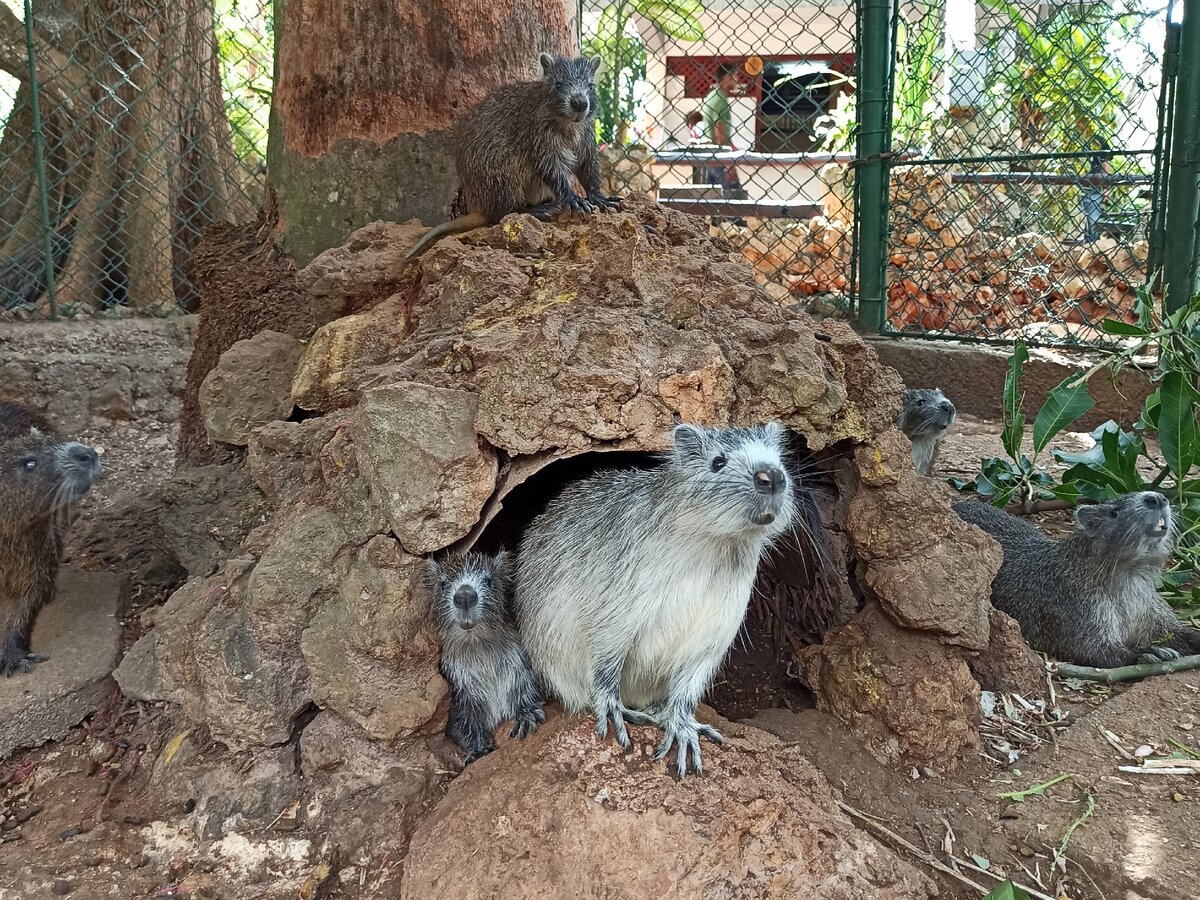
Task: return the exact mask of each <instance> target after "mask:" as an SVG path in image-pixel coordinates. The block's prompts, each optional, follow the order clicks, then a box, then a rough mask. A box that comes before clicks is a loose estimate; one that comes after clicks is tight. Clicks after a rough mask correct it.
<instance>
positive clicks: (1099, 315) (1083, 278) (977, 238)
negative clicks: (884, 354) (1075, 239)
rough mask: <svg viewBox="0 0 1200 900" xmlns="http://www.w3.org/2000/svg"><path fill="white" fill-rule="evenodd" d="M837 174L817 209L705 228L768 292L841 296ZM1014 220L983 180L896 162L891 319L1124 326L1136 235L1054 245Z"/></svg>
mask: <svg viewBox="0 0 1200 900" xmlns="http://www.w3.org/2000/svg"><path fill="white" fill-rule="evenodd" d="M846 172H847V170H846V169H845V167H843V166H829V167H826V169H825V170H823V172H822V176H823V178H824V179H825V181H826V184H827V189H828V190H827V195H826V199H825V207H826V216H818V217H816V218H814V219H812V220H810V221H807V222H770V221H762V220H755V219H747V220H746V222H747V224H746V226H744V227H739V226H736V225H733V224H732V223H729V222H722V223H720V224H718V225H716V226H714V229H715V230H716V231H717V233H719V234H721V235H722V236H724V237H725V238H727V239H728V240H729V241H730V242H731V243H732V244H733V245H734V246H735V247H736V248H737V249H738V250H739V251H740V252H741V253H742V255H743V256H744V257H745V258H746V260H747V261H749V262H750V263H751V264H752V265H753V266H754V269H755V273H756V275H757V276H758V280H759V281H760V283H762V284H763V286H764V289H765V290H766V291H767V292H768V293H769V294H770V295H771V296H772V297H774V298H775V299H776V300H779V301H781V302H790V301H791V300H793V299H795V298H805V297H811V296H813V295H820V294H843V293H845V292H846V290H847V287H848V278H849V276H850V273H851V269H850V265H851V251H852V236H851V221H852V218H853V207H852V206H851V205H850V196H851V195H850V191H851V186H850V185H849V183H848V178H847V174H846ZM1025 218H1028V217H1027V216H1023V215H1022V212H1021V210H1020V209H1019V208H1018V205H1017V203H1016V202H1015V201H1014V200H1013V199H1012V198H1011V197H1010V196H1009V195H1008V194H1006V193H1005V192H1004V191H1003V190H1001V189H1000V188H998V187H997V186H995V185H988V186H972V185H958V184H952V183H951V181H950V177H949V174H948V172H947V171H946V170H944V169H933V168H929V167H921V166H910V167H905V168H900V169H897V170H896V171H895V172H894V173H893V175H892V187H891V198H890V221H891V229H892V230H891V239H890V242H889V254H888V270H887V281H888V314H889V320H890V322H891V324H892V326H893V327H894V328H899V329H904V328H908V329H910V330H913V331H918V332H925V331H936V332H941V333H944V334H966V335H977V336H979V335H987V336H992V337H1009V338H1015V337H1021V336H1026V337H1029V336H1033V335H1040V334H1043V333H1044V332H1046V331H1047V330H1049V331H1050V332H1052V334H1053V335H1054V336H1058V337H1063V336H1067V335H1074V336H1077V337H1080V338H1086V337H1089V336H1090V337H1096V336H1098V335H1099V328H1098V325H1097V323H1098V322H1099V321H1100V320H1101V319H1104V318H1116V319H1120V320H1123V321H1126V322H1129V323H1131V324H1132V323H1134V322H1136V320H1137V316H1136V313H1135V312H1134V303H1135V300H1136V297H1137V288H1138V286H1139V285H1141V284H1143V283H1144V282H1145V278H1146V258H1147V255H1148V252H1149V248H1148V245H1147V243H1146V241H1144V240H1140V239H1138V240H1126V241H1124V242H1122V241H1118V240H1116V239H1115V238H1112V237H1102V238H1100V239H1099V240H1096V241H1092V242H1087V243H1082V244H1080V243H1073V244H1072V243H1066V242H1064V241H1063V240H1062V239H1060V238H1058V237H1056V236H1054V235H1052V234H1049V233H1043V232H1038V231H1029V230H1027V226H1025V225H1023V224H1022V222H1023V219H1025Z"/></svg>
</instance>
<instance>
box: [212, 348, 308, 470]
mask: <svg viewBox="0 0 1200 900" xmlns="http://www.w3.org/2000/svg"><path fill="white" fill-rule="evenodd" d="M303 348H304V345H303V344H301V343H300V341H298V340H297V339H296V338H294V337H292V336H291V335H290V334H280V333H279V332H277V331H260V332H259V333H258V334H256V335H255V336H254V337H252V338H249V339H248V340H244V341H238V342H237V343H236V344H234V345H233V346H232V347H230V348H229V349H228V350H226V351H225V352H224V353H223V354H222V355H221V358H220V360H218V361H217V364H216V366H214V367H213V369H212V371H211V372H209V373H208V375H207V376H205V378H204V381H203V382H201V384H200V413H201V415H202V416H203V417H204V427H205V428H206V429H208V436H209V438H210V439H212V440H214V441H220V442H221V443H223V444H234V445H236V446H239V447H244V446H245V445H246V440H247V438H248V437H249V435H250V432H251V431H253V430H254V429H255V428H257V427H259V426H261V425H266V424H267V423H268V422H275V421H278V420H279V419H286V418H287V417H288V416H289V415H290V414H291V412H292V378H293V376H294V375H295V374H296V365H297V363H299V361H300V354H301V352H302V351H303Z"/></svg>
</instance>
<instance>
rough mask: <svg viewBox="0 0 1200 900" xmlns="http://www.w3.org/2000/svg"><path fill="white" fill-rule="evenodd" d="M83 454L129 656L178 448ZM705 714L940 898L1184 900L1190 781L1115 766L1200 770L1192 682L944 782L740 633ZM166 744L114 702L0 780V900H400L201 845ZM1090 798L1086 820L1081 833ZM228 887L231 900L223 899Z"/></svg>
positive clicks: (269, 847) (1109, 705)
mask: <svg viewBox="0 0 1200 900" xmlns="http://www.w3.org/2000/svg"><path fill="white" fill-rule="evenodd" d="M998 434H999V428H998V426H996V425H995V424H993V423H987V422H981V421H978V420H965V421H963V422H962V423H960V425H959V426H958V427H957V428H956V429H955V431H954V433H953V434H952V435H951V436H950V438H949V439H948V441H947V443H946V445H945V446H944V448H943V452H942V455H941V457H940V465H941V474H945V475H953V474H959V475H962V476H963V477H967V476H968V475H970V474H973V472H974V471H975V466H976V465H977V460H978V458H979V457H980V456H989V455H996V454H997V453H999V452H1000V445H999V438H998ZM82 437H83V439H85V440H88V441H89V442H91V443H93V444H94V445H97V446H99V447H102V448H104V450H105V453H104V457H105V464H106V466H107V467H108V468H109V471H110V475H109V477H108V479H106V481H104V482H102V483H101V484H100V485H99V486H98V487H97V489H96V490H95V492H94V493H93V495H92V496H91V497H90V498H89V499H88V501H87V503H86V504H85V507H84V511H83V515H82V518H81V521H80V523H79V527H77V528H76V530H75V533H74V536H73V539H72V544H71V555H72V557H73V558H74V560H75V562H76V563H77V564H81V565H84V566H88V567H97V568H107V569H111V570H116V571H118V572H121V573H122V574H124V575H125V576H126V577H128V578H130V580H131V581H132V582H133V584H134V590H133V591H132V596H133V598H134V599H133V600H132V601H131V605H130V608H129V609H127V610H125V611H124V612H123V615H124V618H123V620H122V621H123V625H124V628H125V631H126V639H127V640H128V639H129V637H130V636H131V635H134V634H137V633H140V631H141V630H142V623H141V616H140V612H141V611H142V610H143V609H152V608H153V607H154V606H156V605H157V604H158V603H159V602H161V599H162V596H163V593H164V591H165V588H163V587H162V585H163V584H165V583H167V580H160V581H159V582H156V581H155V577H157V576H156V575H155V572H156V570H155V568H154V565H153V563H154V560H155V559H158V560H159V561H160V563H161V554H156V552H152V551H154V549H155V548H147V547H146V546H145V545H146V543H147V542H148V541H152V540H153V529H152V527H151V524H150V523H152V520H153V510H154V502H155V501H154V499H153V498H154V488H155V486H156V485H157V484H159V483H161V482H162V480H163V479H164V478H165V477H166V476H167V475H168V474H169V472H170V470H171V467H172V462H173V452H174V434H173V433H172V432H171V431H170V430H168V429H166V428H163V427H160V426H157V425H154V424H142V423H137V424H136V425H135V424H124V425H121V426H120V427H116V428H104V429H97V430H94V431H92V432H89V433H86V434H84V435H82ZM1074 449H1083V444H1082V443H1081V442H1080V443H1079V446H1078V447H1076V448H1074ZM138 498H141V499H142V500H143V501H146V502H144V503H140V504H139V503H138V502H135V501H137V500H138ZM1039 519H1040V520H1041V522H1042V524H1043V525H1045V526H1046V527H1047V528H1048V529H1049V530H1051V531H1062V530H1065V529H1066V528H1068V527H1069V514H1068V513H1048V514H1044V515H1042V516H1039ZM158 574H159V575H161V574H162V573H158ZM168 580H169V579H168ZM710 701H711V702H712V704H713V705H714V706H715V707H716V708H717V709H718V710H720V711H721V712H722V713H723V714H724V715H726V716H727V717H729V718H732V719H750V720H752V721H753V722H754V724H757V725H759V726H760V727H763V728H765V729H766V730H769V731H771V732H773V733H775V734H777V735H779V736H781V737H782V738H783V739H785V740H787V741H794V742H795V743H797V745H798V746H800V747H801V748H802V750H803V752H804V753H805V754H806V755H807V756H809V757H810V758H811V759H812V760H813V761H814V762H815V763H816V765H817V767H818V768H819V769H821V770H822V771H823V772H824V773H825V774H826V776H827V777H828V778H829V780H830V782H831V783H832V784H833V785H834V786H835V787H837V788H838V789H839V790H841V791H842V792H843V795H844V800H845V803H846V804H847V805H848V806H849V807H851V808H852V809H854V810H857V811H859V812H860V813H862V814H863V818H861V819H859V820H858V821H859V824H860V825H861V826H862V827H864V828H866V829H867V830H869V831H871V832H872V833H873V834H874V835H875V836H876V837H877V838H879V839H880V840H881V841H883V842H884V843H887V844H889V846H892V847H893V848H894V849H897V850H898V852H900V853H901V855H904V856H906V857H908V858H910V859H912V860H913V861H914V862H915V863H917V864H918V865H919V866H920V867H921V868H923V869H925V870H926V871H929V872H930V873H931V874H935V877H937V879H938V880H939V883H940V884H941V887H942V891H943V896H946V897H952V898H958V897H963V898H966V897H978V896H980V891H978V890H975V889H973V888H972V887H970V886H968V884H966V883H964V879H965V880H966V881H970V882H975V883H977V884H979V885H980V886H982V887H988V888H990V887H992V886H994V885H995V883H996V881H995V879H994V878H992V877H990V876H988V875H987V874H982V873H980V872H978V871H972V870H971V869H970V868H969V866H976V867H977V868H986V869H987V870H989V871H990V872H992V873H1004V874H1010V875H1011V876H1012V877H1013V878H1014V879H1016V880H1017V881H1019V882H1022V883H1024V884H1025V885H1027V886H1029V887H1033V888H1035V889H1037V890H1040V891H1042V892H1043V893H1044V895H1046V896H1052V897H1053V896H1056V893H1057V890H1058V889H1059V888H1061V889H1062V891H1063V894H1062V896H1067V897H1071V898H1100V897H1105V898H1108V900H1112V898H1117V897H1121V898H1135V897H1144V898H1148V900H1150V898H1153V900H1157V898H1162V900H1168V898H1169V900H1175V898H1180V897H1186V896H1194V894H1195V891H1194V885H1195V884H1196V882H1197V880H1198V879H1200V836H1198V834H1200V833H1198V832H1197V831H1196V830H1195V826H1194V822H1195V820H1196V816H1197V812H1200V806H1198V804H1200V776H1180V775H1165V776H1164V775H1147V774H1131V773H1125V772H1122V771H1120V770H1119V768H1118V766H1121V765H1132V764H1133V761H1132V759H1126V758H1125V755H1128V756H1130V757H1134V756H1136V754H1137V752H1138V748H1139V747H1150V748H1152V749H1153V750H1154V752H1155V753H1156V754H1161V753H1164V752H1166V751H1169V750H1172V749H1176V750H1177V749H1178V747H1179V746H1182V747H1185V748H1188V749H1189V750H1190V751H1192V752H1193V753H1196V754H1200V673H1188V674H1181V675H1177V676H1170V677H1165V678H1160V679H1152V680H1151V681H1150V682H1146V683H1142V684H1139V685H1135V686H1132V687H1120V688H1116V689H1114V690H1112V691H1108V690H1105V689H1097V688H1094V687H1089V686H1084V685H1062V684H1059V685H1058V693H1057V704H1056V705H1057V708H1058V709H1060V710H1061V711H1062V713H1063V714H1064V715H1065V722H1064V723H1063V726H1062V727H1052V726H1046V727H1040V726H1039V727H1034V726H1028V723H1026V726H1028V727H1029V728H1030V730H1031V731H1033V732H1034V733H1035V734H1036V740H1035V741H1034V742H1033V743H1032V744H1016V742H1014V745H1015V746H1016V748H1017V750H1018V752H1019V753H1020V755H1019V757H1018V758H1017V760H1016V761H1015V762H1014V763H1011V764H1010V763H1008V762H1007V761H1006V760H999V761H995V760H996V759H997V751H996V745H995V742H990V743H989V742H985V745H984V747H983V748H982V749H983V751H984V752H986V753H987V754H988V756H989V757H991V758H990V759H989V758H985V756H984V755H982V754H981V755H979V756H977V757H975V758H972V759H968V760H966V761H964V762H963V763H962V764H961V765H960V766H959V768H958V769H956V770H954V771H942V770H927V771H924V772H914V773H904V772H900V773H897V772H893V771H889V770H887V769H884V768H883V767H881V766H880V765H879V764H878V763H877V762H876V761H875V760H874V759H873V758H872V757H871V756H870V755H869V754H868V753H866V752H865V751H864V750H863V749H862V748H861V747H860V746H858V745H857V744H856V743H855V742H854V741H853V740H851V739H850V738H849V737H848V736H847V735H846V733H845V732H844V730H843V729H842V728H841V727H840V725H838V724H837V723H836V722H835V721H833V720H832V719H831V718H830V717H828V716H826V715H824V714H822V713H820V712H818V711H816V710H814V709H811V708H808V707H810V705H811V704H810V702H809V700H808V697H807V693H806V692H805V691H804V690H803V689H802V688H800V686H799V685H798V684H796V683H795V682H794V681H793V680H792V679H790V677H789V676H788V674H787V670H786V667H784V666H782V665H781V664H780V663H779V662H778V661H777V658H776V656H775V654H774V652H773V650H771V649H770V646H769V641H768V640H767V638H766V637H765V636H764V635H761V634H754V633H747V634H745V635H743V638H742V640H741V641H739V645H738V647H737V648H735V651H734V653H733V656H732V660H731V667H730V670H729V671H727V673H726V674H725V675H724V676H723V677H722V678H721V680H719V682H718V683H717V685H715V686H714V689H713V692H712V695H711V697H710ZM760 710H761V712H760ZM1102 729H1103V730H1102ZM179 737H180V730H179V728H178V726H177V725H176V724H175V723H174V721H173V720H172V717H171V712H170V710H169V709H163V708H156V707H152V706H144V705H138V704H131V703H129V702H127V701H124V700H123V699H122V698H121V697H120V696H119V694H117V692H116V691H115V689H114V690H113V691H112V692H111V694H110V695H109V698H108V700H107V702H106V703H105V705H104V707H103V708H102V709H101V711H100V712H99V713H98V714H97V715H95V716H94V717H92V719H91V720H90V721H89V722H87V723H86V724H85V725H84V726H83V727H81V728H79V729H76V730H75V732H73V733H72V735H71V736H70V737H69V738H67V739H66V740H64V741H62V742H60V743H59V744H56V745H51V746H48V747H44V748H42V749H40V750H37V751H31V752H25V753H19V754H16V755H14V756H13V757H11V758H9V759H7V760H4V761H3V762H2V763H0V894H2V895H3V896H5V897H47V896H56V895H57V896H77V897H89V898H90V897H95V898H104V897H113V898H164V897H192V898H200V897H232V898H239V900H240V898H260V897H261V898H268V897H270V898H273V897H284V896H287V897H295V896H297V895H300V896H309V897H316V896H323V897H327V898H341V897H344V898H371V897H379V898H383V897H394V896H396V893H395V892H396V887H395V886H396V884H397V883H398V877H399V871H400V869H399V867H398V866H397V862H396V860H389V859H386V858H382V857H381V858H365V859H361V860H349V861H343V866H344V868H343V871H342V874H341V875H340V877H335V878H333V879H331V880H330V881H329V882H327V884H326V887H325V890H324V892H323V893H316V892H315V888H313V887H312V885H313V884H315V883H316V882H313V881H308V880H309V879H310V878H312V877H313V875H314V873H315V872H316V871H317V868H318V864H319V862H320V861H321V859H322V854H323V836H322V835H317V834H308V833H306V831H305V828H304V826H303V824H302V823H297V821H296V819H294V818H288V817H286V816H282V814H283V813H285V811H286V810H285V809H284V808H280V809H279V813H280V814H281V819H280V820H279V821H278V822H276V823H273V824H271V825H268V826H266V827H262V826H256V827H255V828H253V829H249V830H247V832H246V833H245V834H243V835H242V836H241V838H240V839H239V840H237V841H229V840H227V841H225V842H222V843H219V844H215V845H214V844H212V843H211V842H206V841H204V840H203V839H202V832H203V829H204V827H205V825H206V824H208V823H206V821H204V820H202V819H201V818H199V817H198V815H197V813H196V812H195V810H196V809H197V807H198V806H199V807H200V808H202V807H203V803H204V800H205V799H206V798H205V797H204V796H188V795H187V789H185V788H183V787H180V786H173V785H171V784H170V783H169V781H168V782H156V783H155V784H153V785H152V784H151V771H152V769H153V768H154V766H155V763H156V760H160V759H161V758H163V757H164V756H167V755H170V754H172V753H173V752H174V751H173V749H172V748H176V747H178V746H179V743H178V738H179ZM197 739H198V741H199V747H200V749H199V751H198V752H197V758H198V759H208V758H211V759H218V758H229V757H228V755H227V754H225V753H224V752H223V751H221V750H220V749H219V748H217V747H215V746H214V745H212V744H211V743H209V742H206V741H205V740H204V738H203V736H202V735H201V736H198V738H197ZM1172 741H1173V742H1176V743H1175V744H1171V743H1170V742H1172ZM1114 743H1115V745H1118V746H1119V747H1120V748H1121V749H1120V750H1118V749H1117V746H1114ZM1033 744H1040V747H1039V748H1037V749H1034V747H1033ZM500 752H503V750H501V751H500ZM715 752H719V751H715ZM233 761H234V762H236V760H233ZM1068 773H1069V774H1073V775H1074V776H1076V777H1075V778H1074V779H1070V780H1067V781H1063V782H1061V783H1060V784H1058V785H1057V786H1055V787H1052V788H1050V789H1048V791H1047V792H1046V796H1031V797H1029V798H1028V799H1026V800H1025V801H1024V803H1020V804H1018V803H1014V802H1013V801H1011V800H1006V799H1003V798H1001V797H999V796H998V795H999V794H1000V793H1002V792H1005V791H1012V790H1014V789H1018V788H1022V789H1023V788H1028V787H1029V786H1031V785H1035V784H1038V783H1040V782H1044V781H1048V780H1051V779H1054V778H1057V777H1059V776H1061V775H1064V774H1068ZM304 783H305V784H306V785H309V784H311V778H310V777H306V778H305V779H304ZM1089 796H1090V798H1091V803H1093V804H1094V810H1093V811H1092V812H1091V814H1090V815H1089V816H1087V817H1086V818H1085V817H1084V816H1083V814H1084V813H1085V812H1086V811H1087V809H1088V806H1089V801H1088V797H1089ZM1081 818H1085V820H1084V821H1083V823H1082V824H1081V825H1079V826H1078V827H1076V828H1075V829H1074V830H1073V831H1072V832H1071V835H1070V838H1069V840H1068V841H1067V842H1066V849H1065V853H1064V854H1063V857H1064V858H1065V860H1066V863H1065V867H1066V873H1065V874H1066V878H1065V881H1064V879H1063V877H1062V875H1063V873H1062V869H1061V866H1062V865H1063V863H1061V862H1060V863H1056V862H1055V859H1056V851H1058V850H1059V849H1060V848H1061V847H1062V845H1063V839H1064V836H1066V835H1067V833H1068V831H1070V830H1071V828H1072V825H1073V824H1074V823H1076V822H1077V821H1078V820H1080V819H1081ZM897 838H898V839H900V840H902V841H904V842H907V844H909V845H911V847H912V848H915V850H909V849H905V847H904V845H903V844H901V843H899V842H898V841H897ZM930 858H932V859H934V860H936V861H937V862H939V863H940V864H942V865H946V866H948V867H950V868H954V867H957V868H958V870H959V873H960V877H952V876H948V875H945V874H939V873H936V872H935V870H934V869H933V868H931V867H930V865H929V859H930ZM1056 866H1057V868H1056ZM306 881H307V883H308V885H309V887H308V888H305V887H304V886H305V884H306ZM1093 882H1094V883H1093ZM230 884H236V885H238V886H239V887H238V888H237V889H236V891H235V892H232V893H231V892H230V891H229V889H228V885H230ZM222 885H223V886H224V887H223V886H222ZM302 889H304V890H309V891H310V893H301V890H302Z"/></svg>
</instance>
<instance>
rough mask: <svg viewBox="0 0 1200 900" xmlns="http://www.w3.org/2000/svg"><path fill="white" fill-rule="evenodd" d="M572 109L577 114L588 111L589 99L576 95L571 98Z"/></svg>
mask: <svg viewBox="0 0 1200 900" xmlns="http://www.w3.org/2000/svg"><path fill="white" fill-rule="evenodd" d="M571 109H573V110H575V112H583V111H585V110H586V109H587V97H583V96H581V95H579V94H575V95H574V96H573V97H571Z"/></svg>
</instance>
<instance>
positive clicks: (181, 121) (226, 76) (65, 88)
mask: <svg viewBox="0 0 1200 900" xmlns="http://www.w3.org/2000/svg"><path fill="white" fill-rule="evenodd" d="M33 31H34V59H35V60H36V68H37V81H38V85H39V91H38V106H39V108H40V110H39V111H40V118H41V145H42V146H41V149H42V155H43V158H44V171H45V187H46V190H45V200H46V207H47V209H46V212H47V216H46V218H48V220H49V233H50V247H51V258H52V267H51V268H52V275H53V282H52V283H53V287H54V294H55V295H56V299H57V310H58V313H59V314H60V315H63V316H83V315H104V314H109V315H113V314H122V313H132V314H141V315H165V314H172V313H175V312H178V311H180V310H186V309H189V308H192V307H194V304H195V300H196V294H195V289H194V287H193V286H192V284H191V283H190V281H189V279H188V277H187V274H186V271H185V267H184V262H185V260H186V258H187V255H188V252H189V251H190V249H191V247H192V246H193V245H194V244H195V242H196V239H197V237H198V236H199V234H200V232H201V231H202V230H203V229H204V228H205V226H207V225H209V224H210V223H212V222H214V221H218V220H232V221H243V220H245V219H247V218H249V217H250V216H252V214H253V210H254V209H255V208H256V207H257V205H258V204H259V202H260V200H261V197H262V194H263V189H264V185H265V179H266V167H265V156H266V134H267V112H268V109H269V105H270V96H271V77H272V52H273V35H272V18H271V3H270V0H216V2H215V3H214V2H213V0H176V2H173V3H165V4H154V3H145V2H130V0H39V2H37V3H35V4H34V7H33ZM31 97H32V91H31V89H30V79H29V60H28V53H27V46H26V34H25V23H24V10H23V8H22V7H21V5H20V3H19V0H0V318H9V319H30V318H42V317H45V316H47V315H48V314H49V312H50V291H49V290H48V282H49V279H48V278H47V266H46V264H45V259H46V253H45V247H46V241H45V235H46V231H45V229H44V227H43V224H42V213H41V202H40V201H41V196H42V195H41V191H40V189H39V184H38V177H37V166H36V163H35V160H36V149H37V148H36V146H35V141H36V137H35V129H34V114H33V107H32V104H31V102H30V99H31Z"/></svg>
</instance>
